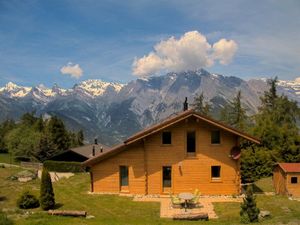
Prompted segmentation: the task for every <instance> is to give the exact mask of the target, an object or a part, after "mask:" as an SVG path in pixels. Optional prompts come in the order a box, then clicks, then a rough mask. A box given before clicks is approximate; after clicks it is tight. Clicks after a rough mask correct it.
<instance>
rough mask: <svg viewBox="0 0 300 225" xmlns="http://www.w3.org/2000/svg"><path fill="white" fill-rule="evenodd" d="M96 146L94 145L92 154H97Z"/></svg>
mask: <svg viewBox="0 0 300 225" xmlns="http://www.w3.org/2000/svg"><path fill="white" fill-rule="evenodd" d="M95 151H96V150H95V146H93V152H92V156H95V154H96V152H95Z"/></svg>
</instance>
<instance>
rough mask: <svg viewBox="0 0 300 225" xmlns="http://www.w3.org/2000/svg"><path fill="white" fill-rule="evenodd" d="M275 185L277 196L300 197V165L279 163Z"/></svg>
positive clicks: (276, 169) (275, 174)
mask: <svg viewBox="0 0 300 225" xmlns="http://www.w3.org/2000/svg"><path fill="white" fill-rule="evenodd" d="M273 184H274V188H275V192H276V194H281V195H288V196H295V197H300V163H278V164H277V165H276V166H275V168H274V171H273Z"/></svg>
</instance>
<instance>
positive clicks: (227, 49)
mask: <svg viewBox="0 0 300 225" xmlns="http://www.w3.org/2000/svg"><path fill="white" fill-rule="evenodd" d="M237 48H238V47H237V44H236V43H235V42H234V41H233V40H226V39H221V40H219V41H218V42H216V43H215V44H214V45H213V58H214V59H216V60H220V63H221V64H223V65H227V64H229V63H231V61H232V58H233V56H234V55H235V53H236V51H237Z"/></svg>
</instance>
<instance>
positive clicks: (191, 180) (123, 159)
mask: <svg viewBox="0 0 300 225" xmlns="http://www.w3.org/2000/svg"><path fill="white" fill-rule="evenodd" d="M240 138H243V139H246V140H248V141H250V142H254V143H257V144H259V143H260V141H259V140H258V139H256V138H254V137H252V136H250V135H248V134H245V133H243V132H241V131H238V130H236V129H234V128H231V127H229V126H227V125H224V124H222V123H220V122H217V121H215V120H213V119H211V118H209V117H207V116H203V115H200V114H198V113H196V112H194V111H193V110H187V111H184V112H182V113H180V114H178V115H177V116H175V117H172V118H170V119H167V120H165V121H163V122H161V123H159V124H157V125H155V126H152V127H150V128H148V129H145V130H143V131H141V132H139V133H137V134H135V135H133V136H132V137H130V138H128V139H127V140H126V141H124V143H122V144H120V145H118V146H116V147H113V148H112V149H111V150H110V151H109V152H107V153H104V154H101V155H99V156H97V157H94V158H92V159H89V160H87V161H86V162H84V163H83V164H84V165H85V166H88V167H90V169H91V170H90V171H91V189H92V191H93V192H110V193H119V192H124V193H131V194H169V193H170V192H172V193H180V192H187V191H188V192H192V191H193V190H194V189H196V188H197V189H199V190H200V192H201V193H202V194H207V195H218V194H224V195H225V194H226V195H231V194H239V193H240V189H241V185H240V162H239V156H240V149H239V147H238V146H239V142H240Z"/></svg>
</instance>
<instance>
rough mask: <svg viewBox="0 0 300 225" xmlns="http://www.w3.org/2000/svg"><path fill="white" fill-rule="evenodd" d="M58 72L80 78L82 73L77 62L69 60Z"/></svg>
mask: <svg viewBox="0 0 300 225" xmlns="http://www.w3.org/2000/svg"><path fill="white" fill-rule="evenodd" d="M60 72H61V73H62V74H65V75H70V76H71V77H74V78H76V79H78V78H80V77H81V76H82V74H83V70H82V69H81V68H80V66H79V64H73V63H71V62H69V63H68V64H67V65H66V66H63V67H62V68H61V69H60Z"/></svg>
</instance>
